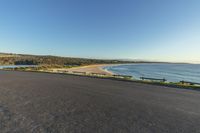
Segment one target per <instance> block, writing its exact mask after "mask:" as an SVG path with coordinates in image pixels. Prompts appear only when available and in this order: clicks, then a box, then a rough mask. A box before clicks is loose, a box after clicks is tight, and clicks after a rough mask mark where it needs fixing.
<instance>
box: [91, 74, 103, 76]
mask: <svg viewBox="0 0 200 133" xmlns="http://www.w3.org/2000/svg"><path fill="white" fill-rule="evenodd" d="M90 74H92V75H100V76H106V74H102V73H90Z"/></svg>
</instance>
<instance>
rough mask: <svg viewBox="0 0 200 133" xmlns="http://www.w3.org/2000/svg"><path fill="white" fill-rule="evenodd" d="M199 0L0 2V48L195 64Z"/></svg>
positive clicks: (198, 58)
mask: <svg viewBox="0 0 200 133" xmlns="http://www.w3.org/2000/svg"><path fill="white" fill-rule="evenodd" d="M199 51H200V0H0V52H9V53H20V54H39V55H57V56H66V57H84V58H103V59H137V60H149V61H171V62H193V63H196V62H198V63H200V52H199Z"/></svg>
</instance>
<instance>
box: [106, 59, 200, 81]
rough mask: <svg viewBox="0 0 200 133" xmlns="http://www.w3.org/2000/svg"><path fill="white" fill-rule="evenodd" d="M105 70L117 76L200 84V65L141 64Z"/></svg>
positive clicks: (108, 67)
mask: <svg viewBox="0 0 200 133" xmlns="http://www.w3.org/2000/svg"><path fill="white" fill-rule="evenodd" d="M104 69H106V70H108V71H111V72H113V73H115V74H121V75H131V76H133V77H134V78H136V79H140V77H142V76H143V77H149V78H165V79H167V81H169V82H179V81H181V80H184V81H190V82H198V83H200V64H161V63H147V64H146V63H143V64H142V63H141V64H139V63H138V64H127V65H118V66H107V67H104Z"/></svg>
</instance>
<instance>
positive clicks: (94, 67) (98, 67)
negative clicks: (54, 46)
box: [53, 64, 113, 76]
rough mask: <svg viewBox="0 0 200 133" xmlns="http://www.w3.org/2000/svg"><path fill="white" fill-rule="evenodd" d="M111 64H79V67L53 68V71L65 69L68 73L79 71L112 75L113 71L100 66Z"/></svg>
mask: <svg viewBox="0 0 200 133" xmlns="http://www.w3.org/2000/svg"><path fill="white" fill-rule="evenodd" d="M110 65H113V64H96V65H88V66H81V67H74V68H61V69H53V71H54V72H58V71H67V72H69V73H73V72H81V73H86V74H94V73H96V74H102V75H108V76H112V75H113V73H112V72H109V71H106V70H104V69H103V68H102V67H105V66H110Z"/></svg>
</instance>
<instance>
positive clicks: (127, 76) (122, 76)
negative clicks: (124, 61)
mask: <svg viewBox="0 0 200 133" xmlns="http://www.w3.org/2000/svg"><path fill="white" fill-rule="evenodd" d="M113 76H114V77H117V78H129V79H131V78H132V77H133V76H129V75H113Z"/></svg>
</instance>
